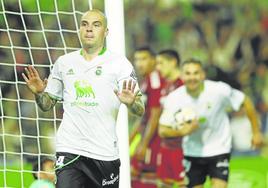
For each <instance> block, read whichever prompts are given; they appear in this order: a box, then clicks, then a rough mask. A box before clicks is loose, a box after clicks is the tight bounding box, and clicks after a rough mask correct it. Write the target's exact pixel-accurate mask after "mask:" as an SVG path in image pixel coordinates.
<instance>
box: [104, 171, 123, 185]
mask: <svg viewBox="0 0 268 188" xmlns="http://www.w3.org/2000/svg"><path fill="white" fill-rule="evenodd" d="M118 180H119V175H118V174H117V176H114V173H111V175H110V180H107V179H103V180H102V186H108V185H113V184H114V183H115V182H116V181H118Z"/></svg>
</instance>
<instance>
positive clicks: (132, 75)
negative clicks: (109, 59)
mask: <svg viewBox="0 0 268 188" xmlns="http://www.w3.org/2000/svg"><path fill="white" fill-rule="evenodd" d="M125 80H126V81H128V80H132V81H133V82H136V87H135V91H137V90H140V88H139V85H138V80H137V76H136V72H135V70H134V68H133V66H132V65H131V63H130V62H129V61H128V60H127V59H126V58H125V59H124V61H123V62H122V63H121V66H120V67H119V72H118V75H117V82H118V87H119V91H122V88H123V82H124V81H125Z"/></svg>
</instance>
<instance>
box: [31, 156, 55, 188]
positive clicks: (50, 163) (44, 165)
mask: <svg viewBox="0 0 268 188" xmlns="http://www.w3.org/2000/svg"><path fill="white" fill-rule="evenodd" d="M33 171H34V173H33V177H34V179H35V181H34V182H33V183H32V184H31V185H30V188H54V187H55V184H54V183H55V181H56V176H55V172H54V160H52V159H50V158H47V157H45V158H41V160H40V167H39V165H38V163H36V164H34V165H33Z"/></svg>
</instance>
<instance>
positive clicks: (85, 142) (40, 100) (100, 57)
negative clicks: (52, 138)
mask: <svg viewBox="0 0 268 188" xmlns="http://www.w3.org/2000/svg"><path fill="white" fill-rule="evenodd" d="M107 34H108V29H107V19H106V17H105V15H104V14H103V13H102V12H101V11H99V10H96V9H93V10H90V11H87V12H86V13H85V14H83V16H82V18H81V22H80V39H81V42H82V49H80V50H77V51H74V52H71V53H68V54H66V55H63V56H61V57H59V58H58V60H57V61H56V63H55V64H54V67H53V69H52V72H51V75H50V76H49V79H48V81H47V80H44V81H43V80H41V78H40V76H39V73H38V72H37V71H36V69H35V68H33V67H32V66H29V67H28V68H26V69H25V72H26V74H23V78H24V79H25V81H26V83H27V86H28V87H29V88H30V90H31V91H32V92H33V93H34V95H35V97H36V102H37V104H38V106H39V107H40V108H41V109H42V110H43V111H48V110H50V109H52V108H53V106H54V105H55V104H56V102H57V101H59V100H62V101H63V108H64V114H63V119H62V122H61V125H60V127H59V129H58V132H57V137H56V156H57V161H56V175H57V183H56V186H57V187H59V188H74V187H92V188H93V187H107V188H108V187H110V188H117V187H118V186H119V167H120V160H119V151H118V140H117V136H116V127H115V125H116V118H117V114H118V110H119V106H120V104H121V103H124V104H126V105H127V107H128V109H129V110H130V111H131V112H132V113H134V114H136V115H138V116H141V115H143V112H144V104H143V102H142V101H141V93H140V92H139V88H138V85H137V83H136V80H137V78H136V74H135V71H134V69H133V66H132V65H131V63H130V62H129V61H128V60H127V59H126V58H125V57H123V56H120V55H117V54H113V53H112V52H110V51H108V50H106V48H105V46H104V42H105V38H106V36H107Z"/></svg>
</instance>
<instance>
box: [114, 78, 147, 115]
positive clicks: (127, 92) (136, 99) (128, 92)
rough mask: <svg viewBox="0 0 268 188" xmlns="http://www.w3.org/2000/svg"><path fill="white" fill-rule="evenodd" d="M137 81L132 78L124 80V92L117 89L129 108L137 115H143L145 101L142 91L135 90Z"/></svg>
mask: <svg viewBox="0 0 268 188" xmlns="http://www.w3.org/2000/svg"><path fill="white" fill-rule="evenodd" d="M135 87H136V82H133V81H132V80H129V81H126V80H125V81H124V82H123V89H122V92H121V93H119V92H118V91H115V93H116V95H117V97H118V98H119V100H120V101H121V102H122V103H124V104H125V105H127V107H128V109H129V110H130V111H131V112H132V113H133V114H135V115H138V116H142V115H143V113H144V110H145V107H144V103H143V101H142V100H141V95H140V94H139V93H140V91H139V90H138V91H135Z"/></svg>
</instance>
